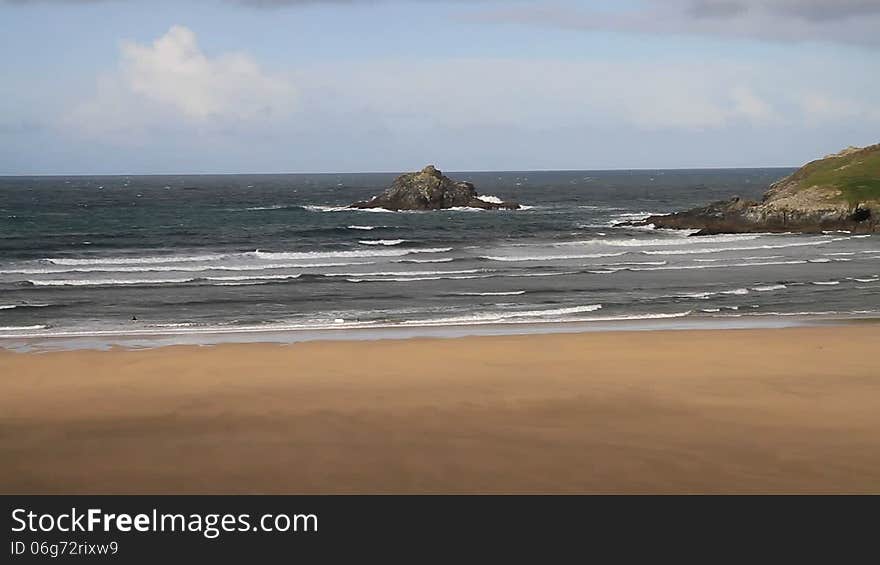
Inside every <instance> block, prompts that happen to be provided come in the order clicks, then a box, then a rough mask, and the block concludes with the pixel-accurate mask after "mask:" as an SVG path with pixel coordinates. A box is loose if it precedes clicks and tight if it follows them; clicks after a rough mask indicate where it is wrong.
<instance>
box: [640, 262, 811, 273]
mask: <svg viewBox="0 0 880 565" xmlns="http://www.w3.org/2000/svg"><path fill="white" fill-rule="evenodd" d="M806 263H807V262H806V261H801V260H795V261H764V262H760V263H727V264H721V265H675V266H668V267H631V268H627V269H626V270H627V271H687V270H691V269H729V268H739V267H765V266H771V265H805V264H806Z"/></svg>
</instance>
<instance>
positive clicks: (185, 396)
mask: <svg viewBox="0 0 880 565" xmlns="http://www.w3.org/2000/svg"><path fill="white" fill-rule="evenodd" d="M878 338H880V325H877V324H875V323H869V324H863V323H857V324H849V325H834V326H813V327H795V328H774V329H729V330H720V331H719V330H710V329H702V330H692V329H680V330H674V331H668V330H657V331H649V332H645V331H614V332H602V331H597V332H586V333H564V334H553V333H543V334H540V335H504V336H482V337H458V338H450V339H436V338H413V339H404V340H393V339H383V340H378V341H314V342H301V343H295V344H290V345H285V346H281V345H275V344H241V343H240V344H220V345H216V346H213V347H198V346H188V345H176V346H171V347H157V348H154V349H148V350H126V349H122V350H120V349H113V350H110V351H94V350H77V351H57V352H53V351H47V352H43V353H40V354H36V355H35V354H32V353H17V352H12V351H3V350H0V366H2V367H3V368H4V369H3V370H2V371H0V414H2V416H0V422H2V428H0V431H2V433H0V460H2V462H3V463H2V464H0V492H4V493H90V492H91V493H96V492H97V493H158V492H163V493H219V492H223V493H269V492H278V493H343V492H346V493H347V492H353V493H405V492H426V493H441V492H480V493H493V492H522V493H562V492H644V493H670V492H688V493H696V492H753V493H760V492H877V491H878V490H880V471H878V469H880V450H878V449H877V446H878V441H880V440H878V437H877V433H876V430H877V429H880V400H878V399H880V378H878V375H877V372H876V355H875V354H872V353H871V352H872V351H873V348H874V347H876V343H877V342H878Z"/></svg>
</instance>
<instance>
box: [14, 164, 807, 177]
mask: <svg viewBox="0 0 880 565" xmlns="http://www.w3.org/2000/svg"><path fill="white" fill-rule="evenodd" d="M800 166H802V165H769V166H749V167H713V166H703V167H670V168H656V167H634V168H608V169H461V170H458V169H446V168H440V169H439V170H440V171H442V172H448V173H450V174H458V173H464V174H469V173H580V172H593V173H605V172H628V171H633V172H635V171H735V170H757V169H797V168H799V167H800ZM418 170H421V169H418ZM411 172H416V171H414V170H404V171H317V172H316V171H286V172H251V171H243V172H234V173H230V172H203V171H202V172H188V173H181V172H170V173H131V172H129V173H13V174H9V173H2V172H0V178H21V177H161V176H178V177H182V176H242V175H249V176H270V175H399V174H405V173H411Z"/></svg>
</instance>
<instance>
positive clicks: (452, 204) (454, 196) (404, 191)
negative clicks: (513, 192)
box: [349, 165, 520, 210]
mask: <svg viewBox="0 0 880 565" xmlns="http://www.w3.org/2000/svg"><path fill="white" fill-rule="evenodd" d="M349 207H350V208H360V209H363V208H384V209H386V210H443V209H448V208H458V207H466V208H481V209H483V210H517V209H519V207H520V205H519V204H516V203H514V202H503V201H501V200H500V199H498V198H495V197H492V196H479V195H478V194H477V191H476V189H475V188H474V185H473V184H471V183H469V182H459V181H454V180H452V179H450V178H449V177H447V176H446V175H444V174H443V173H442V172H440V171H439V170H437V169H436V168H434V166H433V165H428V166H427V167H425V168H424V169H422V170H421V171H419V172H417V173H406V174H403V175H400V176H399V177H397V179H395V181H394V183H392V185H391V186H390V187H389V188H388V189H386V190H385V192H383V193H382V194H379V195H376V196H374V197H373V198H371V199H369V200H364V201H361V202H355V203H354V204H351V206H349Z"/></svg>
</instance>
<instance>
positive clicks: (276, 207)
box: [245, 204, 287, 212]
mask: <svg viewBox="0 0 880 565" xmlns="http://www.w3.org/2000/svg"><path fill="white" fill-rule="evenodd" d="M282 208H287V206H285V205H283V204H273V205H272V206H252V207H250V208H245V210H249V211H252V212H256V211H259V210H281V209H282Z"/></svg>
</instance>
